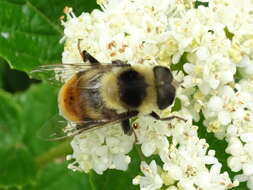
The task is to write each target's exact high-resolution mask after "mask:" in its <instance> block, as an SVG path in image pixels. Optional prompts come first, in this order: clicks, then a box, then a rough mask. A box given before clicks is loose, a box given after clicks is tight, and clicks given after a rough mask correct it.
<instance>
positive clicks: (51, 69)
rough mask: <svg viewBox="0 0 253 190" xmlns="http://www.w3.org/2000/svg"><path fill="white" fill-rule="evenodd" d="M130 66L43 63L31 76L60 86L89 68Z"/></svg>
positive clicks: (104, 69) (101, 68)
mask: <svg viewBox="0 0 253 190" xmlns="http://www.w3.org/2000/svg"><path fill="white" fill-rule="evenodd" d="M124 66H130V65H129V64H111V63H107V64H102V63H101V64H82V63H73V64H54V65H43V66H39V67H37V68H36V69H34V70H32V71H31V72H30V73H29V74H30V76H31V77H34V78H37V79H41V80H47V81H48V82H50V83H52V84H54V85H57V86H60V85H62V84H63V83H64V82H66V81H67V80H68V79H69V78H70V77H71V76H73V75H74V74H76V73H78V72H81V71H86V70H89V69H97V70H101V72H102V71H106V70H109V69H111V68H112V67H124Z"/></svg>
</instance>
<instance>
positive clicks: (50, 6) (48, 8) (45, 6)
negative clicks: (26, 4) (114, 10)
mask: <svg viewBox="0 0 253 190" xmlns="http://www.w3.org/2000/svg"><path fill="white" fill-rule="evenodd" d="M30 2H31V3H32V4H33V5H34V6H35V7H37V9H38V10H39V11H40V12H41V13H43V14H44V15H45V16H46V17H47V18H48V19H49V20H50V21H51V22H53V23H54V24H55V25H59V24H60V21H59V17H60V16H61V15H63V9H64V7H66V6H68V7H73V12H74V13H75V14H76V15H77V16H78V15H80V14H81V13H82V12H90V11H92V10H93V9H94V8H98V5H97V4H96V1H95V0H71V1H70V0H54V1H50V2H49V1H39V0H30ZM58 27H59V28H61V27H60V26H58Z"/></svg>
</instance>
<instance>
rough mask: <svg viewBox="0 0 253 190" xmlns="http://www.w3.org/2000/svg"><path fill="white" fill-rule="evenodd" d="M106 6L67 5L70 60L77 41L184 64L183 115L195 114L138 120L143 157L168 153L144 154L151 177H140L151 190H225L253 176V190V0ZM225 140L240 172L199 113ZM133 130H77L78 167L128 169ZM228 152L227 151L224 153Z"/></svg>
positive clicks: (114, 53)
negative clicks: (215, 144)
mask: <svg viewBox="0 0 253 190" xmlns="http://www.w3.org/2000/svg"><path fill="white" fill-rule="evenodd" d="M99 3H100V5H101V8H102V10H94V11H93V12H92V13H90V14H88V13H83V14H81V15H80V16H79V17H76V16H75V15H74V14H73V12H72V10H71V9H70V8H67V9H66V13H67V20H66V21H63V22H62V24H63V25H64V27H65V30H64V35H65V36H64V39H65V48H64V52H63V55H62V57H63V58H62V61H63V63H80V62H82V59H81V56H80V54H79V52H78V49H77V42H78V39H82V41H81V49H85V50H87V51H88V52H89V53H91V54H92V55H93V56H94V57H96V59H98V60H99V61H100V62H104V63H110V62H111V61H112V60H116V59H120V60H123V61H128V63H130V64H137V63H138V64H149V65H154V64H160V65H166V66H168V67H170V66H171V67H175V68H177V69H178V70H177V71H174V73H173V74H174V77H175V79H176V80H178V81H179V82H181V86H180V87H179V88H178V89H177V98H178V99H179V100H180V102H181V108H180V111H178V112H173V113H170V110H166V111H165V112H162V113H161V115H166V114H168V113H170V114H173V115H178V116H181V117H183V118H186V119H187V122H183V121H179V120H176V119H175V120H173V121H172V122H165V121H158V120H155V119H152V118H150V117H140V118H138V119H137V120H136V121H134V123H135V125H136V126H137V127H136V129H135V132H136V135H137V137H138V144H140V146H141V151H142V153H143V154H144V156H146V157H149V156H151V155H154V154H155V155H159V157H160V159H161V163H162V165H157V164H156V162H155V161H152V162H151V163H150V164H149V165H148V164H147V163H146V162H144V161H143V162H142V163H141V167H140V168H141V171H142V172H143V174H144V176H137V177H136V178H134V179H133V184H139V185H140V188H141V189H143V190H154V189H159V188H161V187H163V189H167V190H177V189H178V190H179V189H180V190H200V189H204V190H214V189H215V190H223V189H230V188H232V187H235V186H237V185H238V181H247V186H248V188H249V189H251V190H253V78H252V74H253V1H252V0H241V1H237V0H212V1H211V0H210V1H209V2H208V1H202V2H200V3H205V4H206V5H208V6H198V7H195V6H194V4H195V1H193V0H160V1H157V0H107V1H106V0H103V1H100V2H99ZM201 115H203V116H202V117H204V121H203V126H200V127H204V126H205V127H206V130H207V131H208V132H210V133H214V134H215V136H216V137H217V138H218V139H223V138H224V139H225V140H226V141H227V142H228V147H227V148H226V150H224V152H226V153H228V154H230V157H229V159H228V161H227V162H228V166H229V167H230V168H231V170H232V171H233V172H240V174H239V175H237V176H236V177H235V179H233V180H234V181H231V179H230V178H229V176H228V173H226V172H224V173H222V172H221V167H222V166H221V164H220V163H219V162H218V160H217V158H215V151H214V150H209V149H208V144H207V143H206V141H205V140H204V139H199V138H198V133H197V130H198V127H197V126H195V125H193V124H192V121H193V120H194V121H199V120H200V118H201ZM133 144H134V137H133V136H132V137H128V136H126V135H124V134H123V133H122V131H121V128H120V126H119V124H115V125H114V126H111V127H107V128H100V129H96V130H94V131H91V132H89V133H84V134H81V135H78V136H75V137H74V139H73V141H72V143H71V145H72V147H73V154H72V155H70V156H69V158H70V159H74V160H75V161H74V162H73V163H72V164H70V166H69V167H70V168H71V169H73V170H81V171H85V172H88V171H89V170H91V169H94V170H95V171H96V172H97V173H99V174H102V173H103V172H104V171H105V170H107V169H109V168H115V169H119V170H126V169H127V166H128V163H129V162H130V161H131V158H130V157H129V156H128V155H127V154H128V153H129V152H130V151H131V149H132V147H133ZM216 156H219V155H216Z"/></svg>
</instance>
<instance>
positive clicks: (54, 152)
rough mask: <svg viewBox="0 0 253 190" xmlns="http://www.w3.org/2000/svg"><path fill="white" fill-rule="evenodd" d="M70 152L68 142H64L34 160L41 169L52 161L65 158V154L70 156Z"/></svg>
mask: <svg viewBox="0 0 253 190" xmlns="http://www.w3.org/2000/svg"><path fill="white" fill-rule="evenodd" d="M71 152H72V149H71V147H70V140H66V141H64V142H62V143H61V144H59V145H57V146H55V147H52V148H51V149H49V150H48V151H47V152H44V153H43V154H41V155H40V156H38V157H37V159H36V164H37V166H38V167H39V168H40V167H43V166H45V165H46V164H48V163H50V162H52V161H54V160H55V159H57V158H59V157H62V156H66V155H67V154H70V153H71Z"/></svg>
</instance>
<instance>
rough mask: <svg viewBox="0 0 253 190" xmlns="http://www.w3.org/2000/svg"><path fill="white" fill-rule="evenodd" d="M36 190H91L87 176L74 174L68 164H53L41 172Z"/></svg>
mask: <svg viewBox="0 0 253 190" xmlns="http://www.w3.org/2000/svg"><path fill="white" fill-rule="evenodd" d="M34 189H36V190H45V189H47V190H59V189H61V190H69V189H71V190H80V189H87V190H88V189H91V188H90V184H89V181H88V177H87V174H84V173H80V172H73V171H71V170H69V169H68V168H67V163H52V164H49V165H48V166H47V167H45V168H44V169H43V170H41V171H40V172H39V175H38V178H37V184H36V185H35V187H34Z"/></svg>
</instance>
